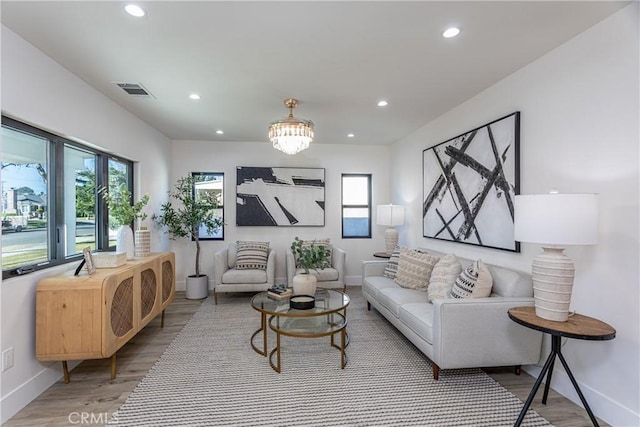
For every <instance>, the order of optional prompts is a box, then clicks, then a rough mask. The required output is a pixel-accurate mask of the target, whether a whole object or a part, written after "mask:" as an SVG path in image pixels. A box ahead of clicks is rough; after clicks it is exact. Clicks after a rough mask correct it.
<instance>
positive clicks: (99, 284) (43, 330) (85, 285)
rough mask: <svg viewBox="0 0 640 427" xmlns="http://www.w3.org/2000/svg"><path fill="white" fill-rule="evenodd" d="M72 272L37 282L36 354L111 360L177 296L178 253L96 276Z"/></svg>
mask: <svg viewBox="0 0 640 427" xmlns="http://www.w3.org/2000/svg"><path fill="white" fill-rule="evenodd" d="M73 273H74V272H73V271H69V272H67V273H65V274H62V275H60V276H54V277H49V278H46V279H43V280H41V281H40V282H39V283H38V288H37V291H36V358H37V359H38V360H42V361H51V360H55V361H61V362H62V366H63V370H64V379H65V382H67V383H68V382H69V371H68V369H67V361H68V360H85V359H104V358H108V357H110V358H111V378H112V379H114V378H115V367H116V365H115V355H116V351H118V349H120V347H122V346H123V345H124V344H126V343H127V341H129V340H130V339H131V338H132V337H134V336H135V335H136V334H137V333H138V331H140V330H141V329H142V328H143V327H144V326H145V325H146V324H147V323H149V322H150V321H151V320H152V319H153V318H154V317H155V316H156V315H158V314H159V313H162V325H164V310H165V308H166V307H167V306H168V305H169V304H170V303H171V301H173V298H174V297H175V255H174V253H173V252H163V253H154V254H151V255H150V256H148V257H144V258H135V259H133V260H129V261H127V263H126V264H125V265H123V266H120V267H116V268H101V269H97V270H96V272H95V273H94V274H92V275H89V274H88V273H87V271H86V270H82V271H81V272H80V274H79V275H78V276H74V275H73Z"/></svg>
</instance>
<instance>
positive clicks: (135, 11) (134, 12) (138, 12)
mask: <svg viewBox="0 0 640 427" xmlns="http://www.w3.org/2000/svg"><path fill="white" fill-rule="evenodd" d="M124 10H126V11H127V13H128V14H129V15H131V16H135V17H136V18H142V17H143V16H144V15H146V14H147V12H145V11H144V9H143V8H141V7H140V6H138V5H137V4H128V5H126V6H125V7H124Z"/></svg>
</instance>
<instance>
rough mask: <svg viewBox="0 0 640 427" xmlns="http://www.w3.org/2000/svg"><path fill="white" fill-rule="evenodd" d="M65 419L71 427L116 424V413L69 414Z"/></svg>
mask: <svg viewBox="0 0 640 427" xmlns="http://www.w3.org/2000/svg"><path fill="white" fill-rule="evenodd" d="M67 418H68V419H69V423H70V424H73V425H91V424H101V425H104V424H106V423H107V422H109V423H111V424H118V413H117V412H113V413H109V412H71V413H70V414H69V416H68V417H67Z"/></svg>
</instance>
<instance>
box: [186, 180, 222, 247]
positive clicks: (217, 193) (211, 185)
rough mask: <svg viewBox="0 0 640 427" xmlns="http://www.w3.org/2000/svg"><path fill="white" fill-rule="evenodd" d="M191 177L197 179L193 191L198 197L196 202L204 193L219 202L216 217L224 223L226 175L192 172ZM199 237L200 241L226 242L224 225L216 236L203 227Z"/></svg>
mask: <svg viewBox="0 0 640 427" xmlns="http://www.w3.org/2000/svg"><path fill="white" fill-rule="evenodd" d="M191 176H193V177H194V178H195V179H194V186H193V187H194V188H193V191H194V193H195V195H196V200H198V198H199V196H200V195H202V194H204V193H207V194H208V195H209V197H211V198H212V199H215V200H217V202H218V208H217V209H215V214H216V215H215V216H217V217H218V218H220V219H221V220H222V221H224V173H221V172H192V173H191ZM198 235H199V237H200V240H224V225H223V226H222V227H220V228H219V229H218V231H217V232H216V233H214V234H209V233H208V232H207V227H205V226H202V227H200V230H199V233H198Z"/></svg>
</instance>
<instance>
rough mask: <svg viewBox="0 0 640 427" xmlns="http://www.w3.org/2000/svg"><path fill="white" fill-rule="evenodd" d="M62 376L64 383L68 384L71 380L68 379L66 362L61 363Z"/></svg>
mask: <svg viewBox="0 0 640 427" xmlns="http://www.w3.org/2000/svg"><path fill="white" fill-rule="evenodd" d="M62 374H63V375H64V383H65V384H69V381H71V379H70V378H69V367H68V366H67V361H66V360H63V361H62Z"/></svg>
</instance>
